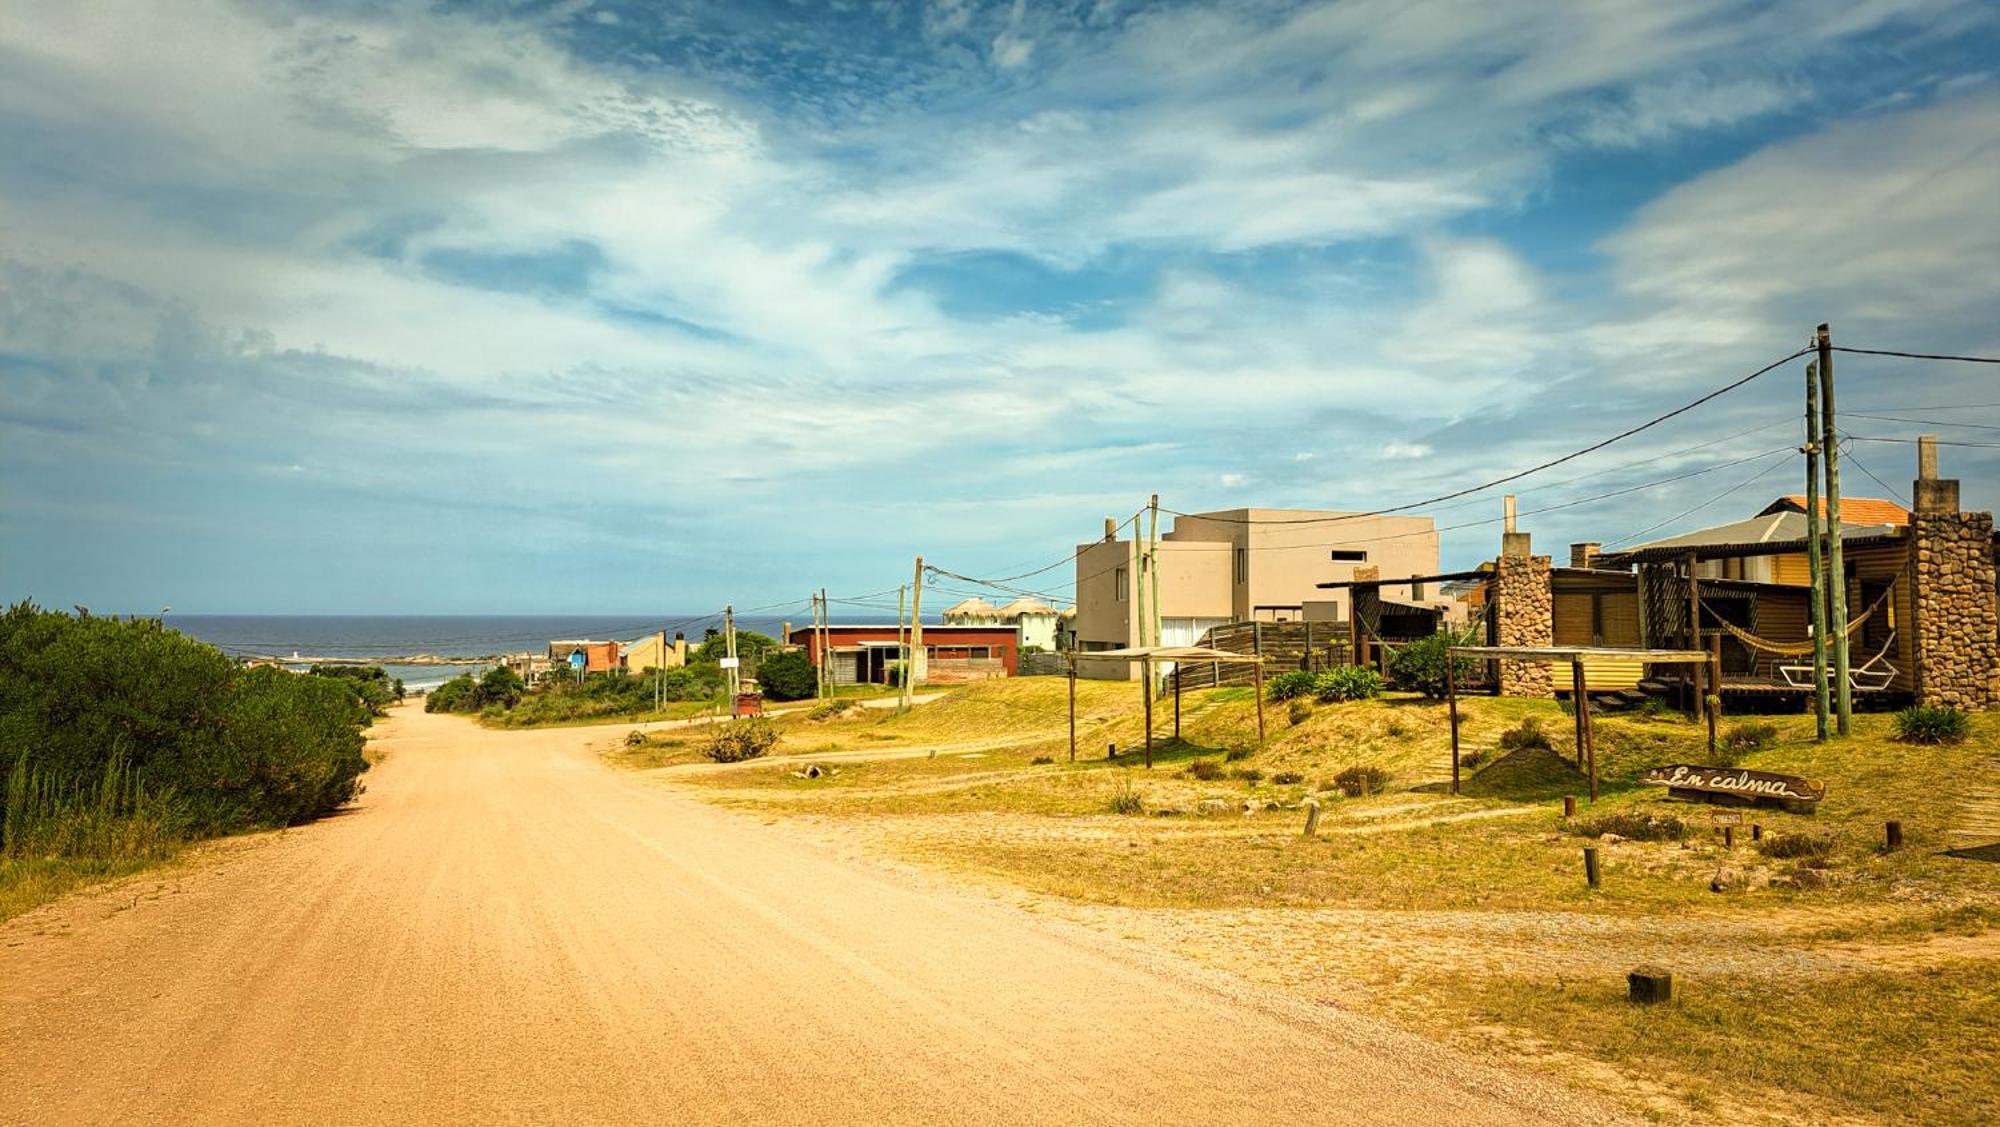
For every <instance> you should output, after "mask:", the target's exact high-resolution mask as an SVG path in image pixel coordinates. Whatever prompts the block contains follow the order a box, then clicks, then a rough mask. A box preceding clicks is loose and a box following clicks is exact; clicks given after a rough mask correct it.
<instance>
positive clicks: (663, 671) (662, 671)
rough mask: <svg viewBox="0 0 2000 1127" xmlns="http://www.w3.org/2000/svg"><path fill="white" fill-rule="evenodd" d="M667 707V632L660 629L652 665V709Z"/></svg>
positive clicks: (657, 709) (658, 709)
mask: <svg viewBox="0 0 2000 1127" xmlns="http://www.w3.org/2000/svg"><path fill="white" fill-rule="evenodd" d="M665 707H667V632H666V631H665V630H664V629H662V630H661V631H660V652H659V657H658V663H657V664H655V665H654V666H653V711H654V712H658V711H660V710H661V709H663V708H665Z"/></svg>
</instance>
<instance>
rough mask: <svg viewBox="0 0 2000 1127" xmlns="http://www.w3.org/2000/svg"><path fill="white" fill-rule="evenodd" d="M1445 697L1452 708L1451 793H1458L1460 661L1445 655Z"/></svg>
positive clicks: (1449, 654) (1446, 652)
mask: <svg viewBox="0 0 2000 1127" xmlns="http://www.w3.org/2000/svg"><path fill="white" fill-rule="evenodd" d="M1444 699H1445V703H1446V704H1447V705H1448V706H1449V707H1450V709H1451V793H1453V794H1457V793H1458V663H1457V662H1455V661H1453V660H1452V659H1451V651H1449V650H1447V651H1445V655H1444Z"/></svg>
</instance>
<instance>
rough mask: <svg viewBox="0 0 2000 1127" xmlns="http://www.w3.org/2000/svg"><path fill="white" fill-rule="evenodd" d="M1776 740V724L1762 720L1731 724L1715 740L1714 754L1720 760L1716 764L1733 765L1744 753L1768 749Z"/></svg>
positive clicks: (1751, 753) (1754, 752) (1748, 753)
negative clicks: (1720, 736) (1718, 738)
mask: <svg viewBox="0 0 2000 1127" xmlns="http://www.w3.org/2000/svg"><path fill="white" fill-rule="evenodd" d="M1777 742H1778V726H1777V725H1776V724H1767V723H1764V722H1762V721H1751V722H1746V723H1742V724H1731V725H1730V726H1729V727H1728V728H1726V729H1724V730H1723V732H1722V738H1721V739H1720V740H1718V741H1716V747H1715V755H1716V758H1717V759H1719V760H1721V762H1720V763H1719V764H1717V766H1721V767H1734V766H1736V764H1737V763H1738V762H1740V761H1741V760H1742V759H1743V757H1744V756H1746V755H1754V754H1756V753H1757V752H1760V751H1765V750H1768V749H1769V748H1770V747H1771V745H1772V744H1774V743H1777Z"/></svg>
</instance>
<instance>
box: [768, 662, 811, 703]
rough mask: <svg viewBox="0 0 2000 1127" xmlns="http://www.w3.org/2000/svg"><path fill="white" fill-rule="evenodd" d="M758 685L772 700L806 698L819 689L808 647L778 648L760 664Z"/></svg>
mask: <svg viewBox="0 0 2000 1127" xmlns="http://www.w3.org/2000/svg"><path fill="white" fill-rule="evenodd" d="M757 685H758V687H759V688H761V689H763V690H764V695H765V696H767V697H770V698H771V699H772V700H804V699H806V698H807V697H810V696H812V695H813V693H814V692H815V691H817V689H818V688H819V678H817V677H816V676H814V674H813V667H812V661H811V660H810V659H809V658H807V657H806V654H805V651H804V650H776V651H772V652H769V653H766V654H765V655H764V658H763V660H762V661H759V662H758V663H757Z"/></svg>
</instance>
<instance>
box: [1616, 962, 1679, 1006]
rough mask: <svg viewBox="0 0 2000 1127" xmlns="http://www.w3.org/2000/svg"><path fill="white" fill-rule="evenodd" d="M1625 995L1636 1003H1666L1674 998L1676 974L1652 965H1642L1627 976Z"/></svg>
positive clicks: (1654, 1004) (1657, 1004)
mask: <svg viewBox="0 0 2000 1127" xmlns="http://www.w3.org/2000/svg"><path fill="white" fill-rule="evenodd" d="M1625 997H1626V998H1627V999H1628V1000H1630V1001H1631V1002H1632V1003H1634V1004H1635V1005H1641V1006H1663V1005H1666V1004H1667V1003H1668V1002H1671V1001H1673V1000H1674V976H1673V975H1671V974H1669V973H1667V972H1666V971H1663V970H1657V969H1655V968H1652V967H1640V968H1639V969H1638V970H1635V971H1633V972H1632V973H1631V974H1628V975H1626V976H1625Z"/></svg>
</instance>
